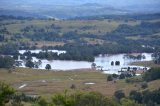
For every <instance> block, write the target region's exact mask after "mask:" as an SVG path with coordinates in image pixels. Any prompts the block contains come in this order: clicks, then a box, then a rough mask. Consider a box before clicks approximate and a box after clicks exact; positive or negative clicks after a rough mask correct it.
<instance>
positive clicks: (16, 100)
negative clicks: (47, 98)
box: [0, 82, 38, 106]
mask: <svg viewBox="0 0 160 106" xmlns="http://www.w3.org/2000/svg"><path fill="white" fill-rule="evenodd" d="M37 100H38V98H33V97H30V96H26V95H25V94H23V93H22V94H21V93H18V92H16V90H14V89H13V88H11V87H10V86H9V85H7V84H5V83H2V82H0V106H6V105H7V106H8V105H9V106H24V103H34V102H36V101H37Z"/></svg>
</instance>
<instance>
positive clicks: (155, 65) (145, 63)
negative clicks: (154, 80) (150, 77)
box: [131, 61, 160, 67]
mask: <svg viewBox="0 0 160 106" xmlns="http://www.w3.org/2000/svg"><path fill="white" fill-rule="evenodd" d="M131 65H139V66H146V67H160V65H158V64H154V62H153V61H143V62H133V63H131Z"/></svg>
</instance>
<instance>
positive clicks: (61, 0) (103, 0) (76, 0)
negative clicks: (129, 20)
mask: <svg viewBox="0 0 160 106" xmlns="http://www.w3.org/2000/svg"><path fill="white" fill-rule="evenodd" d="M0 3H24V4H25V3H37V4H39V3H40V4H84V3H100V4H108V5H117V6H126V5H137V4H138V5H142V4H157V5H158V4H159V5H160V0H0Z"/></svg>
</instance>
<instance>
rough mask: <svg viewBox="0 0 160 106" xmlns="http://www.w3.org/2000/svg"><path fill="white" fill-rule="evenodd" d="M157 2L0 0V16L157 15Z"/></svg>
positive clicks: (158, 9) (123, 0)
mask: <svg viewBox="0 0 160 106" xmlns="http://www.w3.org/2000/svg"><path fill="white" fill-rule="evenodd" d="M159 5H160V1H158V0H152V1H150V2H149V1H148V0H141V1H138V0H121V1H119V2H117V0H107V1H106V0H98V1H97V0H76V1H75V0H65V1H64V0H45V1H43V0H0V15H14V16H17V15H19V16H33V17H46V18H47V17H55V18H65V19H66V18H73V17H82V16H94V15H104V14H106V15H109V14H112V15H113V14H116V15H117V14H118V15H121V14H128V13H130V14H132V13H157V12H160V7H159Z"/></svg>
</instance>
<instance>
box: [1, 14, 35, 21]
mask: <svg viewBox="0 0 160 106" xmlns="http://www.w3.org/2000/svg"><path fill="white" fill-rule="evenodd" d="M12 19H14V20H32V19H34V18H33V17H23V16H13V15H0V21H2V20H12Z"/></svg>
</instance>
